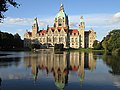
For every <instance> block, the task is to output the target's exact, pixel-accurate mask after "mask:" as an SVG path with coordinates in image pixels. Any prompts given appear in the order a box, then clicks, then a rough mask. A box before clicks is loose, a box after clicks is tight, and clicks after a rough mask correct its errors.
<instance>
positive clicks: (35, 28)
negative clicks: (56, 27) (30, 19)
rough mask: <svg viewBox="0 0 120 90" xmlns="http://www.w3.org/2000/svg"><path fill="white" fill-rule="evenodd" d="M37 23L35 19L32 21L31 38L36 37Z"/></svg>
mask: <svg viewBox="0 0 120 90" xmlns="http://www.w3.org/2000/svg"><path fill="white" fill-rule="evenodd" d="M38 29H39V27H38V22H37V18H35V19H34V23H33V25H32V37H34V38H35V37H36V36H37V33H38Z"/></svg>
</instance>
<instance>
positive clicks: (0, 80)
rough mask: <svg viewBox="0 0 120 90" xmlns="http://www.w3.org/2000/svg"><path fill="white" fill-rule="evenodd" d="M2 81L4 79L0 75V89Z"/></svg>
mask: <svg viewBox="0 0 120 90" xmlns="http://www.w3.org/2000/svg"><path fill="white" fill-rule="evenodd" d="M1 83H2V79H1V77H0V90H1Z"/></svg>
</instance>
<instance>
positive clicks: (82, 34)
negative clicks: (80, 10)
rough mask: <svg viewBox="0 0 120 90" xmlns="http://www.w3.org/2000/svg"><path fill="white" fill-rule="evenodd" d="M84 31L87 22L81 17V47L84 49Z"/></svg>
mask: <svg viewBox="0 0 120 90" xmlns="http://www.w3.org/2000/svg"><path fill="white" fill-rule="evenodd" d="M84 30H85V22H84V19H83V16H81V17H80V24H79V33H80V47H81V48H84Z"/></svg>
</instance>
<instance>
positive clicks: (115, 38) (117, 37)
mask: <svg viewBox="0 0 120 90" xmlns="http://www.w3.org/2000/svg"><path fill="white" fill-rule="evenodd" d="M93 47H94V50H105V52H106V53H109V54H118V55H120V29H118V30H112V31H111V32H109V34H108V35H107V36H106V37H104V38H103V40H102V41H101V42H99V41H97V40H96V41H95V42H94V44H93Z"/></svg>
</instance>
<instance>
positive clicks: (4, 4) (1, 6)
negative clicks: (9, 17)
mask: <svg viewBox="0 0 120 90" xmlns="http://www.w3.org/2000/svg"><path fill="white" fill-rule="evenodd" d="M10 5H12V6H14V7H17V8H18V6H20V4H18V3H17V2H16V1H15V0H0V22H1V20H2V19H3V18H5V16H4V14H3V13H4V12H6V11H7V10H8V8H9V6H10Z"/></svg>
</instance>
